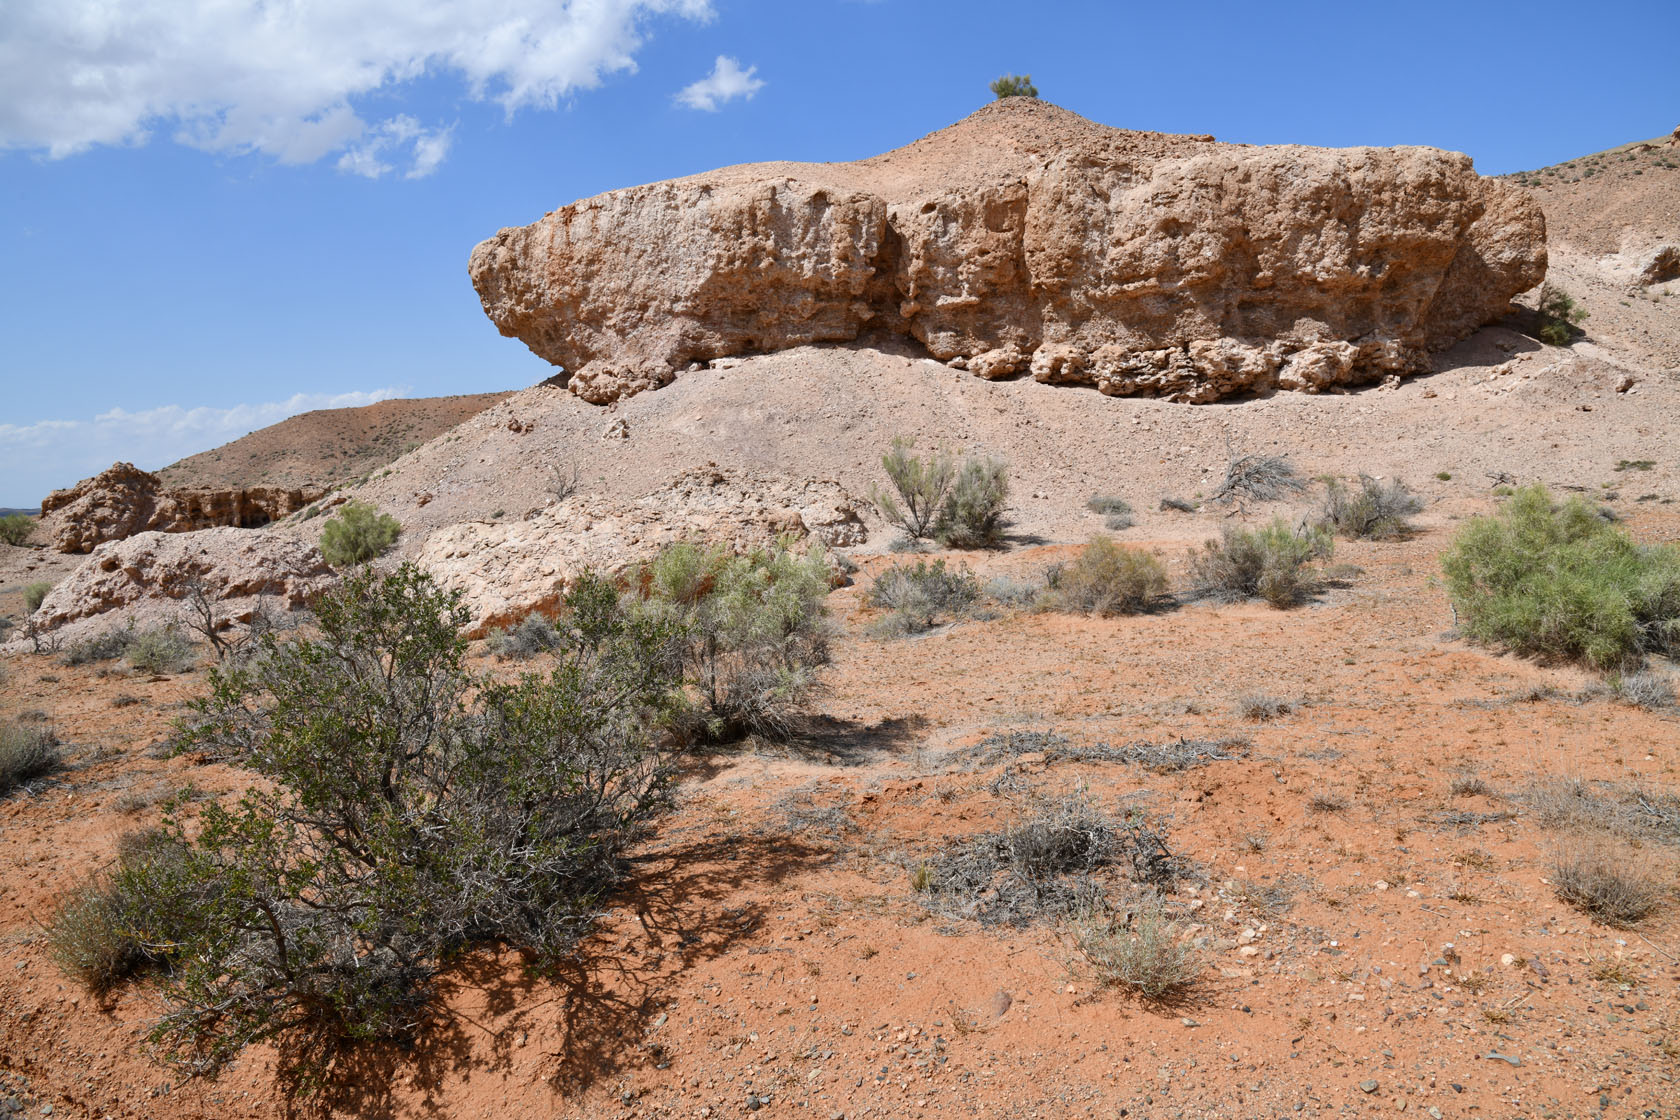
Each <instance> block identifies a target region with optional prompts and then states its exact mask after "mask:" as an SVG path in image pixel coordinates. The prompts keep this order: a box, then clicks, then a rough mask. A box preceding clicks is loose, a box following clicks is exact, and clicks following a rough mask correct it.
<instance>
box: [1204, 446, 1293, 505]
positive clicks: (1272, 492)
mask: <svg viewBox="0 0 1680 1120" xmlns="http://www.w3.org/2000/svg"><path fill="white" fill-rule="evenodd" d="M1306 488H1307V484H1306V482H1305V481H1304V480H1303V479H1302V478H1301V476H1300V474H1299V472H1297V471H1296V470H1295V464H1293V463H1291V462H1290V461H1289V460H1288V459H1286V458H1284V457H1283V456H1281V455H1236V456H1233V457H1232V458H1230V459H1229V460H1228V461H1227V462H1226V464H1225V478H1224V480H1223V481H1221V482H1220V484H1219V487H1218V489H1216V490H1214V492H1213V497H1212V498H1210V499H1209V500H1210V501H1212V502H1215V503H1218V504H1221V505H1224V504H1227V503H1230V502H1234V501H1236V500H1238V499H1239V498H1249V499H1252V500H1253V501H1257V502H1270V501H1275V500H1277V499H1278V498H1281V497H1283V496H1284V495H1286V494H1299V493H1300V492H1301V491H1303V490H1305V489H1306Z"/></svg>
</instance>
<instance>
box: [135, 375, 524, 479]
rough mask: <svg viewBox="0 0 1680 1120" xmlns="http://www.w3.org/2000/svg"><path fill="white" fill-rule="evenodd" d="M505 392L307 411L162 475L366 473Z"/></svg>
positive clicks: (247, 476) (241, 476) (277, 476)
mask: <svg viewBox="0 0 1680 1120" xmlns="http://www.w3.org/2000/svg"><path fill="white" fill-rule="evenodd" d="M506 396H507V394H506V393H476V394H472V395H469V396H456V397H422V398H418V399H413V400H392V401H380V402H379V403H378V404H370V405H366V406H363V407H361V408H326V409H318V410H316V411H314V412H305V413H300V414H299V415H297V416H292V417H289V418H287V419H285V420H282V421H280V423H278V424H270V425H269V426H268V427H266V428H261V429H259V430H257V431H255V432H252V433H251V434H250V435H247V436H242V437H240V438H239V439H236V440H234V441H233V442H232V443H226V444H223V445H222V446H220V447H216V448H212V449H211V450H209V451H202V452H200V453H199V454H197V455H191V456H188V457H187V458H185V459H182V460H180V461H179V462H176V463H171V464H170V465H169V466H167V467H164V468H163V469H162V470H161V471H159V472H158V474H159V476H160V477H161V478H162V480H163V482H164V484H165V485H167V486H179V487H205V488H237V487H245V486H301V485H304V484H310V483H312V484H315V485H326V484H328V483H333V482H340V481H344V480H347V479H354V478H359V477H361V476H362V475H365V474H367V473H368V472H370V471H373V470H377V469H378V468H380V467H382V466H384V465H385V464H386V463H389V462H390V461H391V460H393V459H395V458H397V457H398V456H399V455H402V454H403V453H404V452H407V451H411V450H413V449H414V448H416V447H419V446H420V445H421V444H423V443H425V442H427V441H428V440H431V439H435V438H436V437H437V436H439V435H441V434H442V433H444V432H446V431H448V430H449V429H450V428H453V427H454V426H455V425H457V424H459V423H460V422H461V421H463V420H465V419H467V418H468V417H470V416H473V415H475V414H476V413H479V412H482V411H483V410H484V409H486V408H488V407H490V406H491V405H493V404H495V403H496V402H497V401H499V400H501V399H503V398H504V397H506Z"/></svg>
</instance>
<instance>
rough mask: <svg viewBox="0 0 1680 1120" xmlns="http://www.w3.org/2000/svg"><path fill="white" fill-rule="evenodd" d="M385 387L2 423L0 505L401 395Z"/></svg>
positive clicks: (35, 499) (157, 464)
mask: <svg viewBox="0 0 1680 1120" xmlns="http://www.w3.org/2000/svg"><path fill="white" fill-rule="evenodd" d="M405 392H407V390H406V389H404V388H401V387H397V386H391V387H387V388H384V389H372V390H367V391H361V390H357V391H354V392H349V393H296V394H294V395H293V396H291V397H289V398H287V399H286V400H283V401H267V402H263V403H258V404H239V405H234V406H233V407H232V408H209V407H206V406H202V405H201V406H198V407H196V408H187V407H184V406H182V405H178V404H167V405H160V406H159V407H157V408H148V409H144V410H142V411H140V412H129V411H127V410H125V409H121V408H113V409H111V410H110V411H109V412H102V413H100V414H99V415H97V416H95V417H93V418H91V419H86V420H39V421H37V422H35V423H33V424H0V478H3V479H5V492H4V493H0V505H5V506H28V505H31V504H33V503H36V502H39V501H40V500H41V499H42V498H43V497H45V496H46V494H47V492H48V491H50V490H54V489H57V488H59V487H63V486H69V485H72V484H73V483H75V482H77V481H79V480H81V479H83V478H87V477H88V476H89V475H93V474H97V473H99V472H100V471H102V470H104V469H105V468H106V467H108V466H110V465H111V464H112V463H114V462H118V461H126V462H131V463H134V464H135V465H137V466H140V467H143V468H145V469H147V470H155V469H156V468H158V467H163V466H168V465H169V464H170V463H173V462H175V461H176V460H177V459H183V458H185V457H187V456H188V455H193V454H196V453H198V452H200V451H208V450H209V449H210V448H212V447H217V446H220V445H221V444H224V443H227V442H228V441H230V440H235V439H238V438H239V437H240V436H242V435H245V434H246V433H247V432H254V431H256V430H257V429H258V428H266V427H267V426H268V425H270V424H277V423H279V422H280V421H282V420H284V419H286V417H288V416H296V415H297V414H298V413H300V412H309V411H311V410H312V409H317V408H358V407H360V406H362V405H368V404H377V403H378V402H380V401H388V400H391V399H392V398H394V397H400V396H402V395H403V394H404V393H405Z"/></svg>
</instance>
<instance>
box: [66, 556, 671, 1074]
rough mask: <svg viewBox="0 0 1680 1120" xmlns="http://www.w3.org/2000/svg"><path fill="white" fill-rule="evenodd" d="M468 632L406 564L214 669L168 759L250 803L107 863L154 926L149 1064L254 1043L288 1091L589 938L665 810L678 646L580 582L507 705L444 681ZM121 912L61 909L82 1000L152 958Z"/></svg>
mask: <svg viewBox="0 0 1680 1120" xmlns="http://www.w3.org/2000/svg"><path fill="white" fill-rule="evenodd" d="M467 617H468V616H467V612H466V610H465V609H464V608H463V607H462V606H461V603H460V596H459V594H458V593H453V592H445V591H444V590H442V589H441V588H439V587H438V586H437V584H436V583H435V581H434V580H433V579H432V577H431V576H430V575H428V574H427V573H425V572H423V571H422V570H420V569H419V568H417V567H415V566H414V565H411V564H404V565H401V566H399V567H398V568H397V569H396V570H395V571H392V572H389V573H379V572H376V571H374V570H373V569H372V568H368V567H364V568H361V569H359V570H357V571H355V572H353V573H351V574H350V576H349V577H348V578H347V579H346V580H345V582H344V584H343V585H342V586H341V587H339V588H337V589H335V590H334V591H332V592H330V593H328V594H326V595H324V596H323V597H322V598H321V599H320V600H319V601H318V602H317V604H316V625H315V627H314V628H313V629H312V631H311V632H310V636H308V637H300V636H296V635H295V634H294V635H288V636H287V637H286V638H285V639H284V640H282V639H281V638H279V637H277V636H276V635H275V634H273V633H270V634H267V635H265V636H264V637H263V639H262V645H263V651H262V655H261V656H260V657H257V658H254V659H251V660H249V661H245V662H242V663H229V664H226V665H223V666H219V667H216V668H214V669H212V670H211V671H210V686H211V687H210V694H209V696H207V697H206V698H204V699H202V700H199V701H196V702H195V703H194V708H195V719H194V722H193V723H192V725H191V726H186V727H183V728H182V729H181V733H180V734H181V745H182V748H183V749H200V750H203V751H205V752H206V753H208V754H209V755H210V756H211V757H219V758H223V759H226V760H229V761H232V762H235V763H237V764H240V765H242V766H245V767H248V768H249V769H251V770H252V771H254V772H255V774H256V775H257V776H258V777H260V779H261V781H259V782H257V783H255V784H253V785H252V787H251V788H249V789H247V790H246V791H245V794H244V796H243V797H242V798H241V799H240V800H239V802H238V803H237V804H236V805H233V806H231V807H227V806H223V805H221V804H219V803H217V802H214V801H211V802H207V803H205V805H204V808H203V810H202V812H201V814H200V816H199V818H198V822H197V827H196V828H193V829H188V828H186V827H185V825H184V824H183V823H182V822H181V821H180V820H179V819H176V818H174V817H171V818H169V819H167V820H166V822H165V825H164V834H163V836H162V838H161V839H160V840H159V841H157V843H158V845H159V847H160V850H168V851H171V852H172V853H173V854H171V855H170V857H169V859H168V860H167V861H164V860H161V859H158V860H151V861H133V860H130V861H126V862H125V863H124V864H123V869H124V870H128V869H130V868H135V867H137V868H141V869H142V870H140V871H137V872H136V874H138V875H139V876H140V878H141V880H142V885H143V887H144V890H145V893H146V896H147V899H148V900H149V905H152V906H155V907H156V908H157V909H156V912H157V913H159V914H166V915H169V916H170V923H171V925H170V930H169V935H168V937H167V938H166V939H164V943H163V944H162V945H160V946H157V947H158V949H159V950H160V951H163V952H166V953H167V956H168V960H169V964H170V967H169V968H167V969H163V970H158V971H157V972H156V974H155V982H156V983H157V985H158V987H159V990H160V992H161V994H162V997H163V1001H164V1014H163V1016H162V1018H161V1020H159V1021H158V1022H157V1024H156V1026H155V1027H154V1029H153V1030H152V1032H151V1039H152V1042H153V1044H154V1045H155V1046H156V1047H157V1048H158V1051H159V1052H160V1053H161V1054H162V1055H163V1056H164V1057H165V1058H167V1059H169V1060H172V1061H175V1062H179V1063H182V1064H184V1065H186V1066H187V1067H188V1068H190V1069H191V1070H193V1071H195V1072H199V1073H213V1072H215V1071H216V1070H218V1069H219V1068H221V1067H223V1066H224V1065H225V1064H226V1063H227V1062H228V1061H229V1060H230V1059H232V1058H233V1057H235V1056H236V1055H237V1054H238V1053H239V1052H240V1051H241V1050H242V1049H243V1048H244V1047H246V1046H247V1045H250V1044H252V1043H257V1042H263V1041H270V1040H272V1041H276V1042H278V1043H279V1044H280V1046H281V1049H280V1054H281V1056H282V1058H283V1060H284V1061H286V1062H287V1063H288V1065H287V1072H288V1074H290V1075H291V1076H293V1077H294V1078H299V1079H301V1084H302V1085H303V1086H304V1087H306V1088H307V1087H308V1086H309V1085H311V1084H318V1083H321V1082H323V1081H325V1080H327V1079H330V1078H331V1077H332V1068H333V1064H334V1062H335V1060H336V1058H337V1056H338V1055H339V1054H341V1053H342V1048H343V1047H344V1046H345V1045H347V1044H350V1043H353V1042H356V1041H358V1040H364V1039H405V1038H408V1037H411V1036H412V1035H413V1033H414V1030H415V1029H416V1026H417V1024H418V1023H419V1022H420V1021H421V1019H422V1008H423V1007H424V1005H425V1004H426V1003H427V1002H428V1001H429V1000H430V998H431V996H432V988H431V980H432V977H433V976H434V975H435V974H436V972H437V970H438V968H439V967H440V966H441V965H442V964H443V963H444V962H445V961H446V960H449V959H452V958H453V957H455V956H456V955H458V954H459V953H460V952H462V951H464V950H466V949H468V948H470V947H472V946H474V945H478V944H482V943H496V944H502V945H507V946H510V947H512V948H515V949H518V950H522V951H525V952H527V953H529V954H531V955H532V957H533V958H534V961H535V963H536V964H537V965H538V966H539V967H542V966H545V965H546V966H552V965H553V964H554V963H555V962H556V961H558V960H559V959H560V958H562V957H563V956H564V955H565V954H566V953H567V952H568V951H569V949H570V948H571V946H572V945H573V944H575V941H576V939H577V938H578V937H579V936H580V935H581V934H582V933H583V932H584V931H586V930H587V929H588V928H589V925H590V921H591V918H592V915H593V914H594V913H595V911H596V909H597V906H598V904H599V901H600V899H601V897H602V895H603V894H604V892H606V891H607V890H608V889H609V888H610V887H611V886H612V885H613V884H614V883H616V882H618V881H619V880H620V879H621V877H622V876H623V875H624V873H625V864H624V860H623V855H624V851H625V848H626V845H627V844H628V843H629V842H630V841H631V839H632V838H633V837H634V836H635V835H636V834H637V831H638V829H639V827H640V826H641V825H642V824H643V823H644V822H645V821H646V820H647V819H648V818H649V816H650V814H652V813H653V812H654V811H655V810H656V809H657V808H658V807H659V805H660V804H661V798H662V790H663V788H664V784H665V775H666V769H665V766H664V762H663V758H662V755H661V753H660V751H659V750H658V746H657V744H658V741H659V737H660V734H661V732H660V729H661V728H662V727H664V726H665V725H666V723H667V721H668V720H669V719H670V718H671V715H672V713H673V712H674V711H675V708H676V694H677V692H678V689H679V678H678V676H677V667H678V665H679V664H680V658H679V652H680V651H679V642H678V634H677V633H676V631H675V629H674V628H673V627H671V626H669V625H667V624H665V623H663V622H662V621H660V620H658V619H654V618H650V617H648V616H647V614H646V612H643V611H640V610H635V609H630V608H629V607H627V605H626V604H625V603H624V601H623V600H622V599H621V596H620V595H619V593H618V591H617V590H616V589H615V588H614V587H612V586H611V585H610V584H607V583H605V582H604V581H600V580H596V579H593V578H585V579H584V580H582V581H581V582H580V584H579V585H578V587H577V588H576V589H574V590H573V591H572V592H571V593H570V594H569V595H568V596H567V598H566V601H565V613H564V615H563V619H562V623H561V625H562V626H563V627H564V629H565V631H566V638H567V641H566V644H565V654H564V655H563V656H562V657H561V658H560V660H559V664H558V665H557V666H556V667H555V668H554V670H553V671H552V672H551V673H549V674H548V675H546V676H542V675H537V674H526V675H524V676H521V677H520V678H519V679H518V680H517V681H513V682H505V681H497V680H494V679H491V678H488V677H480V676H475V675H473V674H471V673H469V672H468V670H467V669H466V666H465V656H466V642H465V639H464V638H463V637H462V636H461V632H460V631H461V627H462V626H463V625H464V624H465V622H466V620H467ZM106 885H107V886H109V884H106ZM119 886H120V884H119ZM93 889H94V890H95V891H98V890H100V888H99V887H97V886H96V887H95V888H93ZM73 901H75V900H73ZM126 904H127V897H126V892H124V891H121V890H119V891H116V892H115V893H110V892H107V893H105V894H103V895H101V894H89V895H87V896H85V897H84V898H82V900H81V901H80V902H78V903H77V908H76V909H75V911H74V914H75V915H76V918H75V921H76V922H77V924H80V925H82V926H84V927H85V929H86V932H85V934H78V935H76V936H75V937H74V938H70V937H69V936H68V935H67V946H68V947H67V949H66V958H67V960H68V961H69V966H70V967H71V969H72V971H73V972H77V973H80V974H81V975H82V976H83V977H84V978H85V979H87V980H88V981H89V982H91V983H100V982H103V980H102V978H104V977H112V978H115V977H117V976H120V975H121V974H122V973H123V971H124V970H125V969H127V968H129V967H130V966H131V965H132V964H134V963H135V958H134V956H133V950H134V947H135V945H136V944H139V945H140V946H141V947H142V948H144V949H147V951H150V947H151V946H152V944H153V939H151V938H148V937H144V936H134V937H131V936H130V935H132V934H138V933H140V932H142V930H141V929H140V926H141V923H135V922H133V921H131V920H129V919H128V918H127V917H125V914H126V910H125V907H126ZM83 907H86V908H87V909H86V912H85V914H84V912H83V909H82V908H83ZM76 946H85V947H86V949H85V956H84V950H83V949H81V948H75V947H76ZM72 949H74V951H71V950H72ZM83 960H85V961H86V963H85V964H80V963H78V961H83Z"/></svg>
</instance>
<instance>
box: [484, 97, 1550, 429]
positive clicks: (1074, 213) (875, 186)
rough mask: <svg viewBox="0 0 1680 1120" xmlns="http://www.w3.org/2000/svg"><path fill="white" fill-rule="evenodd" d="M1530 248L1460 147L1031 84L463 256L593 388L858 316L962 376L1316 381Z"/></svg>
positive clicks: (624, 195) (1142, 387)
mask: <svg viewBox="0 0 1680 1120" xmlns="http://www.w3.org/2000/svg"><path fill="white" fill-rule="evenodd" d="M1545 268H1546V248H1545V221H1544V218H1543V217H1542V215H1541V212H1540V209H1539V207H1538V206H1537V205H1536V203H1535V202H1534V201H1533V200H1532V199H1531V198H1530V197H1529V196H1528V195H1527V194H1526V192H1524V191H1522V190H1520V189H1518V188H1516V187H1512V186H1508V185H1506V184H1503V183H1500V182H1497V181H1495V180H1491V179H1484V178H1482V177H1480V176H1478V175H1477V174H1476V172H1475V170H1474V168H1473V167H1472V166H1471V162H1470V159H1469V157H1468V156H1464V155H1461V154H1456V153H1452V152H1444V151H1439V150H1436V149H1433V148H1347V149H1335V150H1332V149H1323V148H1307V147H1292V146H1289V147H1286V146H1278V147H1251V146H1247V145H1239V144H1221V143H1216V142H1215V141H1214V140H1213V138H1212V137H1207V136H1202V137H1197V136H1169V135H1164V134H1160V133H1149V132H1128V131H1124V130H1120V129H1114V128H1108V127H1105V126H1102V125H1098V124H1094V123H1092V122H1090V121H1087V120H1085V119H1084V118H1082V117H1079V116H1077V115H1075V114H1073V113H1070V112H1067V111H1066V110H1063V109H1059V108H1057V107H1055V106H1053V105H1050V104H1047V103H1045V102H1042V101H1037V100H1034V99H1030V98H1006V99H1004V100H1002V101H999V102H996V103H994V104H991V105H988V106H986V107H985V108H983V109H981V110H980V111H978V112H976V113H975V114H974V115H972V116H971V117H969V118H968V119H966V120H964V121H962V122H960V123H958V124H957V125H954V126H952V127H951V128H948V129H945V130H944V131H942V132H937V133H934V134H933V135H931V136H928V137H925V138H924V139H922V140H920V141H917V142H916V143H914V144H912V145H910V146H909V147H906V148H901V149H899V150H897V151H894V152H889V153H887V154H886V155H883V156H878V157H876V158H874V159H869V160H863V161H861V162H858V163H850V164H796V163H769V164H752V165H745V166H741V167H732V168H725V169H723V170H719V171H713V172H709V173H707V174H703V175H696V176H693V177H690V178H687V179H677V180H672V181H669V182H663V183H654V184H651V185H647V186H641V187H631V188H627V189H623V190H616V191H610V192H608V193H606V194H603V195H598V196H596V197H594V198H589V199H585V200H583V201H581V202H576V203H573V204H572V205H570V206H566V207H563V208H561V209H559V210H556V211H554V212H553V213H550V214H549V215H547V216H546V217H544V218H543V219H542V220H541V221H538V222H536V223H534V224H532V225H528V226H524V227H522V228H517V229H504V230H502V231H501V232H499V233H498V234H496V236H495V237H492V238H490V239H489V240H487V241H485V242H483V243H482V244H480V245H479V246H478V247H477V248H476V249H474V250H473V253H472V259H471V262H470V265H469V271H470V274H471V277H472V281H473V284H474V286H475V287H476V288H477V290H478V293H479V296H480V298H481V300H482V302H483V305H484V309H485V312H486V313H487V314H488V315H489V316H490V319H491V320H492V321H493V322H494V323H495V324H496V326H497V328H498V329H499V330H500V331H501V332H502V333H503V334H504V335H508V336H511V337H516V338H519V339H520V340H521V341H523V342H524V343H525V344H526V345H528V346H529V347H530V348H531V349H532V350H533V351H534V352H535V353H537V354H538V355H539V356H541V357H543V358H545V359H547V360H548V361H550V362H552V363H554V364H555V365H558V366H561V367H563V368H564V369H565V370H566V371H567V373H568V374H569V385H570V388H571V390H572V391H573V392H575V393H577V394H578V395H579V396H581V397H583V398H584V399H586V400H590V401H594V402H597V403H603V402H608V401H612V400H615V399H618V398H620V397H624V396H627V395H630V394H633V393H637V392H641V391H643V390H646V389H652V388H657V387H658V386H661V385H663V384H666V383H667V382H669V381H670V380H671V379H672V377H674V376H675V375H676V373H677V371H678V370H680V369H682V368H683V367H684V366H685V365H687V364H688V363H691V362H696V361H701V362H704V361H709V360H712V359H715V358H721V357H727V356H732V355H738V354H746V353H752V352H763V351H769V350H777V349H782V348H786V347H791V346H797V345H802V344H806V343H813V342H825V341H826V342H844V341H850V340H854V339H857V338H859V337H862V336H865V335H867V334H870V333H871V332H874V333H880V332H886V333H887V334H898V335H908V336H912V337H914V338H915V339H916V340H918V341H920V342H921V343H922V344H923V345H924V346H926V348H927V349H928V351H929V352H930V353H932V355H933V356H934V357H936V358H938V359H940V360H941V361H949V362H952V363H954V364H960V365H963V366H966V368H968V369H969V370H971V371H972V372H973V373H975V374H976V375H978V376H980V377H987V378H996V377H1005V376H1011V375H1015V374H1023V373H1030V374H1031V376H1033V377H1034V378H1036V379H1038V380H1040V381H1050V382H1068V383H1075V384H1085V385H1094V386H1096V387H1097V388H1098V389H1100V390H1102V391H1103V392H1105V393H1110V394H1148V395H1155V396H1165V397H1169V398H1172V399H1176V400H1186V401H1209V400H1214V399H1216V398H1219V397H1222V396H1226V395H1228V394H1231V393H1238V392H1246V391H1254V390H1262V389H1269V388H1274V387H1277V388H1290V389H1302V390H1307V391H1316V390H1320V389H1324V388H1326V387H1328V386H1332V385H1339V384H1347V383H1355V382H1363V381H1371V380H1380V379H1382V378H1384V377H1388V376H1392V375H1395V374H1400V375H1404V374H1408V373H1413V372H1418V371H1422V370H1424V369H1427V368H1428V359H1427V354H1428V352H1429V351H1431V350H1434V349H1439V348H1442V347H1445V346H1448V345H1451V344H1452V343H1454V342H1456V341H1458V340H1459V339H1461V338H1463V337H1464V336H1465V335H1467V334H1468V333H1470V332H1471V331H1473V330H1475V329H1476V328H1477V327H1479V326H1481V325H1483V324H1485V323H1487V322H1489V321H1491V320H1493V319H1495V318H1498V317H1499V316H1500V315H1502V314H1504V313H1505V312H1506V310H1507V308H1508V306H1509V303H1510V299H1511V297H1512V296H1514V295H1516V294H1517V293H1519V292H1522V291H1525V290H1527V289H1528V288H1531V287H1533V286H1534V285H1535V284H1538V283H1539V282H1540V280H1541V278H1542V277H1543V276H1544V275H1545Z"/></svg>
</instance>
